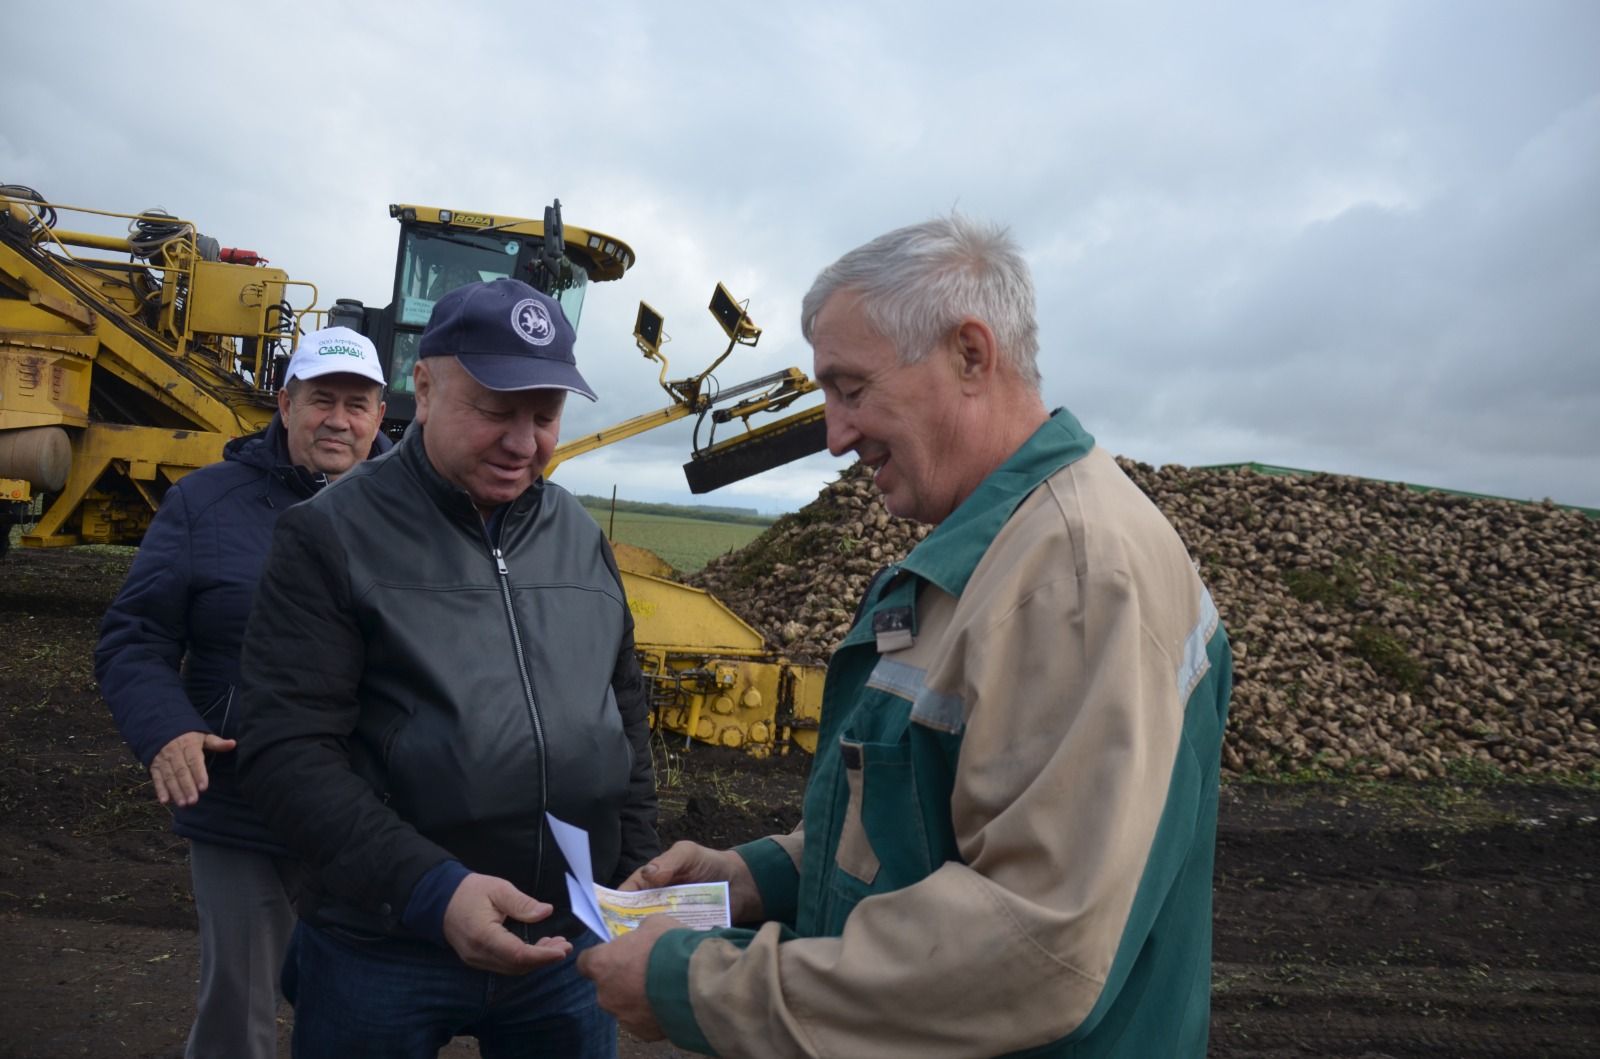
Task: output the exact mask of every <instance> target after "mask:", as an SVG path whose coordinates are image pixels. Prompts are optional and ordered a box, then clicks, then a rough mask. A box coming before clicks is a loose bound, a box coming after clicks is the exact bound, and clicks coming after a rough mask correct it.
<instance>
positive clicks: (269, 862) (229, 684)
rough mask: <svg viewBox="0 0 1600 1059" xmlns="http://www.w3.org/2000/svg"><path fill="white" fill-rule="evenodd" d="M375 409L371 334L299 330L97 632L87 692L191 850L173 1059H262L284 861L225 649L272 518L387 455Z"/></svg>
mask: <svg viewBox="0 0 1600 1059" xmlns="http://www.w3.org/2000/svg"><path fill="white" fill-rule="evenodd" d="M383 409H384V405H383V372H382V370H381V369H380V368H379V366H378V354H377V350H375V349H374V348H373V346H372V343H371V342H369V341H367V339H366V338H364V337H363V336H361V335H358V334H356V333H355V332H354V331H351V330H349V329H347V328H343V327H330V328H327V329H325V330H322V331H316V332H313V333H311V334H309V335H306V336H305V337H304V338H302V339H301V340H300V344H299V346H298V347H296V349H295V354H294V356H293V357H291V358H290V361H289V367H288V370H287V371H286V372H285V382H284V386H283V389H281V390H279V391H278V414H277V415H275V416H273V417H272V422H271V423H270V424H268V426H267V429H266V430H265V431H264V432H262V433H259V434H252V435H249V436H247V437H242V438H236V439H234V440H233V441H230V442H229V443H228V445H227V447H226V448H225V449H224V451H223V458H222V461H221V462H220V463H214V464H212V465H210V466H209V467H202V468H200V469H199V470H197V471H195V472H193V473H192V474H189V475H186V476H185V477H183V478H182V479H180V480H179V481H178V482H177V483H176V484H174V485H173V486H172V488H170V489H168V490H167V493H166V496H164V497H163V498H162V501H161V509H160V510H159V511H157V512H156V515H155V518H154V519H152V520H151V522H150V529H149V530H148V531H147V532H146V533H145V536H144V542H143V543H142V544H141V545H140V547H139V552H138V554H137V555H136V556H135V557H134V560H133V566H132V568H131V569H130V570H129V571H128V579H127V581H126V582H125V583H124V584H123V586H122V590H121V591H120V592H119V593H118V594H117V598H116V601H115V602H113V603H112V604H111V608H110V609H109V610H108V611H107V612H106V615H105V619H104V621H103V622H102V623H101V627H100V643H99V645H98V646H97V647H96V649H95V675H96V677H98V679H99V681H100V691H101V693H102V695H103V696H104V697H105V700H106V703H107V705H109V706H110V707H111V715H112V718H113V719H114V720H115V721H116V724H117V729H118V730H119V731H120V732H121V733H122V737H123V738H124V739H125V740H127V743H128V746H129V748H130V749H132V750H133V752H134V754H135V756H137V757H138V759H139V761H140V763H141V764H143V765H144V766H145V767H146V768H148V769H149V770H150V778H151V781H152V785H153V787H154V788H155V795H156V797H157V798H158V799H159V800H160V801H161V804H163V805H170V806H172V807H173V830H174V831H176V832H177V833H178V834H180V835H182V836H183V837H184V838H187V839H188V840H189V843H190V844H189V863H190V874H191V877H192V879H193V883H194V904H195V911H196V913H197V914H198V916H199V920H200V991H199V996H198V999H197V1003H196V1012H195V1020H194V1024H193V1026H192V1027H191V1028H190V1030H189V1040H188V1046H187V1049H186V1051H185V1055H186V1056H187V1057H188V1059H199V1057H204V1056H216V1057H226V1059H272V1057H274V1056H276V1055H277V1054H278V1027H277V1014H278V988H277V982H278V969H279V968H280V967H282V965H283V957H284V952H285V951H286V950H287V948H288V945H289V932H290V930H291V929H292V928H293V926H294V909H293V907H292V905H291V897H292V892H291V891H292V888H293V876H294V870H295V869H294V862H293V861H292V860H291V859H290V858H289V857H288V855H287V852H286V851H285V850H284V848H283V845H282V844H281V843H280V842H278V840H277V839H276V838H275V837H274V836H273V835H272V833H271V832H270V831H268V830H267V827H266V825H265V824H264V823H263V822H262V821H261V818H260V816H259V815H258V814H257V813H256V811H255V810H254V809H252V808H251V806H250V804H249V803H248V802H247V801H246V800H245V798H244V795H243V793H242V792H241V791H240V789H239V781H238V775H237V773H236V772H235V769H234V764H235V757H236V755H237V751H235V749H234V748H235V746H236V741H235V737H236V736H237V734H238V727H239V702H238V691H239V649H240V644H241V643H242V641H243V639H244V628H245V620H246V618H247V617H248V616H249V614H250V601H251V599H252V597H253V596H254V595H255V588H256V582H257V580H258V579H259V578H260V576H261V567H262V564H264V563H265V562H266V560H267V549H268V547H269V546H270V545H271V543H272V528H273V526H274V525H275V524H276V522H277V520H278V516H279V515H281V514H282V513H283V512H284V511H286V510H287V509H288V508H289V507H290V506H292V505H294V504H297V503H299V502H300V501H301V500H304V499H305V498H307V497H309V496H311V495H313V494H314V493H316V492H317V490H319V489H321V488H322V486H323V485H324V484H326V483H327V482H328V481H329V480H330V479H332V478H337V477H338V476H339V475H341V474H343V473H344V472H345V471H348V470H349V469H350V468H351V467H354V466H355V465H356V464H357V463H359V462H361V461H362V460H363V459H366V458H367V457H368V456H375V455H377V454H378V453H380V452H383V451H385V450H387V449H388V448H389V440H388V439H387V438H385V437H383V436H382V435H381V434H379V433H378V426H379V424H380V423H381V422H382V421H383ZM306 587H307V588H308V589H313V586H306Z"/></svg>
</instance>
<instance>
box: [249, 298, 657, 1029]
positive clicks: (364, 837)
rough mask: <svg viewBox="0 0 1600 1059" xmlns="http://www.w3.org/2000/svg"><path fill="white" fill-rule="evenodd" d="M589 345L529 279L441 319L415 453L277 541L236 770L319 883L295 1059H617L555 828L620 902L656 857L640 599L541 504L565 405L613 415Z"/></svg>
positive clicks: (312, 512) (436, 316) (559, 504)
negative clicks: (570, 402)
mask: <svg viewBox="0 0 1600 1059" xmlns="http://www.w3.org/2000/svg"><path fill="white" fill-rule="evenodd" d="M573 342H574V334H573V329H572V326H571V324H570V323H568V321H567V319H566V316H565V315H564V314H563V312H562V310H561V307H560V305H559V303H557V302H556V301H555V300H553V299H551V298H549V297H547V296H546V295H544V294H542V293H541V292H539V291H537V290H535V289H534V288H532V287H529V286H528V285H526V284H524V283H521V282H518V281H516V280H512V279H499V280H494V281H493V282H489V283H475V284H470V285H468V286H465V287H461V288H458V289H456V290H454V291H452V292H450V293H449V294H447V295H445V297H443V298H442V299H440V301H439V302H438V304H437V305H436V306H435V307H434V310H433V315H432V317H431V319H430V320H429V323H428V326H427V329H426V330H425V331H424V332H423V335H422V341H421V346H420V349H419V358H418V361H417V363H416V365H415V367H414V369H413V381H414V383H415V392H416V408H417V411H416V420H415V422H414V423H413V424H412V426H411V428H410V430H408V431H407V433H406V436H405V438H404V439H402V440H401V442H400V444H399V445H397V446H396V447H395V450H394V452H393V453H392V454H391V455H390V456H389V457H388V458H386V459H384V460H380V461H375V462H373V463H371V464H368V465H364V466H362V467H360V468H358V469H356V470H354V471H352V472H350V473H349V474H347V475H345V476H344V478H343V479H341V481H340V482H339V484H338V487H337V488H335V489H329V490H326V491H324V492H323V493H322V494H320V495H319V496H318V497H317V498H315V500H314V501H313V502H311V503H307V504H303V505H301V506H299V507H297V508H295V509H293V510H291V511H288V512H285V514H284V516H283V517H282V518H281V519H280V520H279V524H278V529H277V532H276V535H275V537H274V540H273V547H272V554H271V556H270V558H269V560H268V562H267V568H266V571H265V573H264V574H263V577H262V582H261V586H260V589H259V591H258V593H257V596H256V606H255V609H254V610H253V612H252V614H251V619H250V626H249V630H248V633H247V635H246V643H247V645H248V646H247V648H246V651H245V655H244V672H245V686H246V687H247V689H248V692H247V694H246V695H245V697H244V703H243V713H244V719H243V730H242V733H241V737H240V748H241V749H240V751H239V752H240V755H241V762H240V765H241V769H242V773H243V778H244V784H245V789H246V790H247V791H248V792H249V794H250V795H251V797H252V798H253V799H254V800H255V803H256V805H257V806H258V807H259V808H260V810H261V812H262V814H263V815H264V816H265V818H266V820H267V822H268V824H269V825H270V826H271V827H272V828H273V829H274V830H275V831H276V832H277V833H278V834H279V835H280V836H281V837H282V838H283V840H284V842H285V843H286V844H287V845H288V846H289V848H290V849H291V850H293V851H294V852H296V853H298V854H299V855H300V856H301V857H303V858H304V859H305V861H306V863H307V865H308V879H307V883H306V886H305V890H304V893H303V895H302V897H301V900H300V903H299V909H298V910H299V913H300V922H299V924H298V925H297V926H296V928H295V934H294V939H293V941H292V943H291V947H290V952H289V958H288V961H287V963H286V965H285V967H284V975H283V977H284V992H285V995H287V996H288V997H289V998H290V1000H291V1001H292V1002H293V1003H294V1004H295V1027H294V1054H295V1055H296V1056H300V1057H313V1056H330V1057H332V1056H340V1057H343V1056H357V1055H384V1056H431V1055H434V1054H436V1053H437V1051H438V1049H439V1047H440V1046H441V1045H443V1044H444V1043H446V1042H447V1041H449V1040H450V1038H452V1037H454V1036H458V1035H469V1036H476V1037H477V1038H478V1040H479V1045H480V1048H481V1050H482V1053H483V1055H484V1056H486V1057H492V1056H501V1055H517V1056H552V1057H554V1056H564V1057H565V1056H577V1057H587V1056H614V1055H615V1054H616V1025H615V1023H614V1022H613V1021H612V1020H611V1018H610V1016H608V1015H606V1014H605V1013H604V1012H602V1011H601V1010H600V1009H599V1008H598V1007H597V1006H596V1004H595V994H594V989H593V987H592V985H591V984H590V983H589V982H588V981H587V980H586V979H584V978H582V977H581V976H580V975H578V973H577V971H576V966H575V965H576V958H577V952H578V951H579V950H582V949H585V948H588V947H589V946H591V945H593V944H596V943H597V939H595V938H594V937H593V935H590V934H587V933H585V932H584V928H583V927H582V926H581V925H580V924H579V922H578V921H577V919H576V917H574V916H573V915H572V912H571V909H570V906H569V903H568V899H567V895H566V889H565V883H564V876H565V872H566V870H567V866H566V864H565V862H564V861H563V860H562V857H561V854H560V853H559V851H558V850H557V847H556V845H555V843H554V841H553V839H552V837H551V834H550V830H549V825H548V823H547V821H546V815H547V814H549V815H552V816H555V817H557V818H559V819H562V820H564V821H567V822H568V823H572V824H575V825H578V826H579V827H582V828H583V829H585V830H586V831H587V832H588V834H589V842H590V850H591V854H592V861H593V868H594V876H595V878H596V879H597V880H598V881H601V882H609V883H612V884H615V883H618V882H621V881H622V880H623V879H625V878H627V876H628V875H629V874H630V873H631V872H632V871H633V870H634V869H635V868H637V867H639V866H640V865H642V864H644V863H645V862H646V861H648V860H649V859H650V858H651V857H652V856H654V855H655V854H656V853H657V852H659V841H658V840H657V837H656V834H655V826H654V824H655V783H654V776H653V774H652V771H651V767H650V754H649V747H648V734H649V733H648V725H647V721H648V716H647V705H646V699H645V694H644V681H643V678H642V676H641V674H640V671H639V665H638V662H637V660H636V658H635V657H634V653H633V620H632V617H631V615H630V614H629V611H628V606H627V601H626V599H625V598H624V595H623V589H622V583H621V577H620V575H619V574H618V572H617V567H616V562H615V560H614V559H613V557H612V555H611V550H610V548H609V547H608V546H607V544H606V541H605V538H604V536H602V534H601V533H600V531H599V528H598V527H597V526H596V525H595V524H594V521H593V520H592V519H591V518H590V517H589V516H588V515H587V514H586V513H585V512H584V511H583V509H582V508H581V507H580V506H579V505H578V503H577V501H576V500H574V499H573V498H572V497H571V496H570V495H569V494H568V493H567V492H566V491H565V490H563V489H561V488H560V487H559V486H556V485H552V484H550V483H548V482H546V481H545V480H544V478H543V471H544V467H545V465H546V464H547V463H548V462H549V460H550V456H551V453H552V452H553V451H554V450H555V447H556V443H557V440H558V438H559V436H560V427H561V413H562V409H563V407H564V405H565V403H566V399H567V395H568V394H569V393H580V394H582V395H583V396H585V397H587V398H589V399H590V400H593V399H594V397H595V395H594V391H593V389H591V388H590V386H589V384H588V383H587V382H586V381H585V380H584V378H583V376H582V375H581V374H580V373H579V372H578V368H577V363H576V360H575V358H574V356H573ZM308 584H316V585H321V586H325V591H321V592H317V593H307V592H305V591H304V586H306V585H308Z"/></svg>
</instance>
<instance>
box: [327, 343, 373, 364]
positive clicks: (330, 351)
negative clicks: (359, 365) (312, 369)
mask: <svg viewBox="0 0 1600 1059" xmlns="http://www.w3.org/2000/svg"><path fill="white" fill-rule="evenodd" d="M317 355H318V356H319V357H354V358H356V359H357V360H366V359H367V355H366V354H365V353H363V352H361V350H360V348H359V347H357V346H351V345H346V344H344V343H341V342H330V343H328V344H327V345H325V346H323V347H322V348H321V349H319V350H317Z"/></svg>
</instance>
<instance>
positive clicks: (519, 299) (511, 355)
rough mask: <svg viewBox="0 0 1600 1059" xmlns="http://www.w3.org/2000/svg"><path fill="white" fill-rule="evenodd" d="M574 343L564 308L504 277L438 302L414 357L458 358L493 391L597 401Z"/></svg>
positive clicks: (455, 292) (469, 286) (468, 287)
mask: <svg viewBox="0 0 1600 1059" xmlns="http://www.w3.org/2000/svg"><path fill="white" fill-rule="evenodd" d="M577 338H578V336H577V333H576V332H575V331H573V329H572V325H571V324H570V323H568V322H567V314H566V313H564V312H562V310H561V303H560V302H558V301H556V300H555V299H554V298H552V297H550V296H549V295H547V294H543V293H541V292H539V291H537V290H534V289H533V288H532V287H530V286H528V285H527V284H526V283H523V282H522V281H521V280H516V279H511V278H509V277H506V278H502V279H496V280H490V281H489V282H487V283H469V284H467V285H466V286H464V287H457V288H456V289H455V290H453V291H451V292H450V293H448V294H446V295H445V296H444V297H443V298H440V299H439V300H438V302H437V303H435V304H434V307H433V315H432V316H430V317H429V318H428V326H427V327H426V328H425V329H424V330H423V332H422V343H421V345H420V347H419V348H418V350H417V355H418V356H419V357H455V358H456V359H457V360H459V361H460V362H461V366H462V367H463V368H466V369H467V374H468V375H471V376H472V377H473V378H474V379H476V380H478V382H479V383H481V384H482V385H484V386H486V387H488V388H489V389H491V390H571V391H572V392H573V393H581V394H583V396H585V397H587V398H588V399H589V400H591V401H593V400H596V398H595V395H594V389H593V388H592V387H590V385H589V384H588V383H587V382H586V381H584V378H583V376H582V375H579V374H578V360H577V358H576V357H575V356H573V352H572V347H573V346H574V344H576V342H577Z"/></svg>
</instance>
